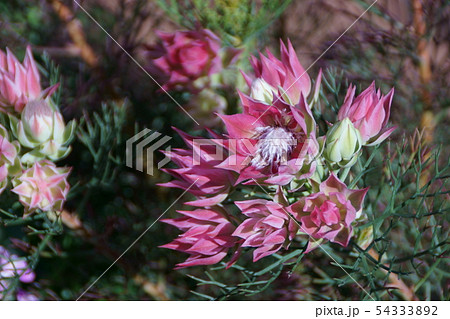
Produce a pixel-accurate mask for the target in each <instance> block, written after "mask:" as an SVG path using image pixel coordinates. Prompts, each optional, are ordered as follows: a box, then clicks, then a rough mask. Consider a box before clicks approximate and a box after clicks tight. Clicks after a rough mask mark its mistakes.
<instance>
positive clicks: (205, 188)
mask: <svg viewBox="0 0 450 319" xmlns="http://www.w3.org/2000/svg"><path fill="white" fill-rule="evenodd" d="M175 130H176V131H177V132H178V134H180V135H181V137H183V139H184V141H185V143H186V145H187V146H188V148H187V149H174V150H172V151H170V152H165V154H166V156H168V157H170V158H171V159H172V161H173V162H174V163H175V164H177V165H178V167H179V168H175V169H164V171H165V172H167V173H169V174H170V175H172V176H173V177H175V178H176V180H173V181H171V182H168V183H163V184H158V185H159V186H164V187H174V188H180V189H184V190H186V189H189V193H191V194H193V195H194V196H197V197H198V199H197V200H195V201H192V202H188V203H186V204H189V205H192V206H200V207H205V206H213V205H216V204H218V203H220V202H222V201H223V200H224V199H225V198H226V197H227V196H228V193H229V192H230V189H231V187H232V185H233V184H234V182H235V180H236V177H235V174H234V173H233V172H231V171H229V170H225V169H221V168H217V167H216V166H217V165H218V164H219V163H220V162H221V161H222V160H223V157H222V156H221V155H220V154H223V152H224V150H223V149H222V147H221V146H220V145H217V144H215V143H214V142H213V140H208V139H196V138H195V137H193V136H190V135H188V134H186V133H184V132H182V131H180V130H178V129H175ZM210 133H211V134H214V133H213V132H211V131H210ZM215 137H217V135H215Z"/></svg>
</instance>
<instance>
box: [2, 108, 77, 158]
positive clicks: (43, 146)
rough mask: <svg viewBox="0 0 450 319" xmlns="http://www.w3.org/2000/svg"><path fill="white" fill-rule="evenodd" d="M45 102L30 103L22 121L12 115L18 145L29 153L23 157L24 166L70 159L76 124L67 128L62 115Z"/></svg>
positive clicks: (13, 129) (71, 124)
mask: <svg viewBox="0 0 450 319" xmlns="http://www.w3.org/2000/svg"><path fill="white" fill-rule="evenodd" d="M49 103H50V102H49V101H46V100H34V101H31V102H29V103H28V104H27V105H26V106H25V108H24V110H23V112H22V115H21V118H20V120H18V119H17V118H15V117H14V116H12V115H10V122H11V129H12V131H13V133H14V135H15V136H16V137H17V139H18V141H19V143H20V144H21V145H22V146H24V147H25V148H27V149H30V151H29V152H28V153H26V154H24V155H23V156H22V158H21V161H22V163H26V164H32V163H34V162H36V161H38V160H41V159H44V158H48V159H50V160H52V161H56V160H58V159H61V158H63V157H65V156H67V155H68V154H69V152H70V147H69V146H68V144H69V143H70V141H71V139H72V137H73V134H74V131H75V122H74V121H72V122H71V123H69V124H68V126H67V127H66V125H65V123H64V120H63V117H62V115H61V113H60V112H59V111H57V110H55V109H54V108H53V107H52V106H51V105H50V104H49Z"/></svg>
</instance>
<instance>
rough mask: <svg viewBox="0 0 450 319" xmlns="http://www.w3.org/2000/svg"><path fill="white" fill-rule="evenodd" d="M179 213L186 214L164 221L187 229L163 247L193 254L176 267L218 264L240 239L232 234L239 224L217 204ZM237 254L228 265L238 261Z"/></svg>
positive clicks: (182, 229)
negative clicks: (233, 221)
mask: <svg viewBox="0 0 450 319" xmlns="http://www.w3.org/2000/svg"><path fill="white" fill-rule="evenodd" d="M178 212H179V213H180V214H182V215H184V216H183V217H180V218H176V219H164V220H162V222H164V223H167V224H169V225H172V226H175V227H177V228H179V229H180V230H181V231H184V233H183V234H181V235H180V236H179V237H178V238H177V239H175V240H174V241H172V242H171V243H168V244H165V245H162V246H161V247H163V248H169V249H173V250H178V251H181V252H185V253H188V254H190V257H189V258H188V259H187V260H186V261H185V262H183V263H180V264H177V267H176V268H175V269H180V268H185V267H191V266H198V265H212V264H216V263H218V262H220V261H221V260H222V259H223V258H225V256H226V255H227V254H228V251H229V250H230V249H231V248H233V247H234V246H235V245H236V243H237V241H238V239H239V238H236V237H233V236H232V233H233V231H234V230H235V228H236V227H235V226H234V225H233V224H232V223H231V221H230V219H229V214H228V213H227V212H226V211H225V210H224V209H223V208H221V207H218V206H215V207H213V208H210V209H196V210H193V211H178ZM238 255H239V254H238V253H235V254H234V256H233V257H232V259H231V260H230V261H229V262H228V266H230V265H231V264H233V263H234V262H235V261H236V259H237V257H238Z"/></svg>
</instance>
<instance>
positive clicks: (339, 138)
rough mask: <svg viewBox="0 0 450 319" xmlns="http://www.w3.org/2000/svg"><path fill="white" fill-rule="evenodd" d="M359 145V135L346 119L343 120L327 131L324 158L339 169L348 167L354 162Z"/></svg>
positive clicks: (360, 142)
mask: <svg viewBox="0 0 450 319" xmlns="http://www.w3.org/2000/svg"><path fill="white" fill-rule="evenodd" d="M361 145H362V141H361V134H360V133H359V131H358V130H357V129H356V128H355V127H354V126H353V124H352V122H351V121H350V120H349V119H348V118H344V119H343V120H342V121H340V122H338V123H336V124H334V125H333V127H332V128H331V129H330V130H329V131H328V133H327V137H326V142H325V151H324V157H325V159H326V160H327V161H329V162H331V163H335V164H337V165H339V166H340V167H349V166H352V165H353V164H354V163H355V162H356V159H357V158H358V156H357V153H358V152H359V151H360V150H361Z"/></svg>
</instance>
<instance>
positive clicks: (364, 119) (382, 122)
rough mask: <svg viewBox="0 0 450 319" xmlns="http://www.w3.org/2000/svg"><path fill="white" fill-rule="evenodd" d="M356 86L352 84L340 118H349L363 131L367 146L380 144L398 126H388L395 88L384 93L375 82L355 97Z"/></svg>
mask: <svg viewBox="0 0 450 319" xmlns="http://www.w3.org/2000/svg"><path fill="white" fill-rule="evenodd" d="M355 90H356V87H355V86H352V85H351V86H350V87H349V89H348V91H347V95H346V97H345V100H344V104H343V105H342V107H341V108H340V110H339V114H338V118H339V120H343V119H344V118H349V119H350V121H351V122H352V123H353V125H354V126H355V127H356V128H357V129H358V130H359V132H360V133H361V138H362V141H363V143H364V144H365V145H367V146H373V145H377V144H380V143H381V142H382V141H384V140H385V139H386V138H388V137H389V135H391V133H392V132H393V131H394V130H395V128H396V127H391V128H386V125H387V123H388V120H389V116H390V112H391V104H392V98H393V96H394V89H393V88H392V89H391V90H390V91H389V93H388V94H387V95H382V94H381V91H380V90H377V89H376V87H375V82H372V84H371V85H370V86H369V87H368V88H367V89H365V90H364V91H363V92H362V93H361V94H360V95H358V96H357V97H356V98H355Z"/></svg>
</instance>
